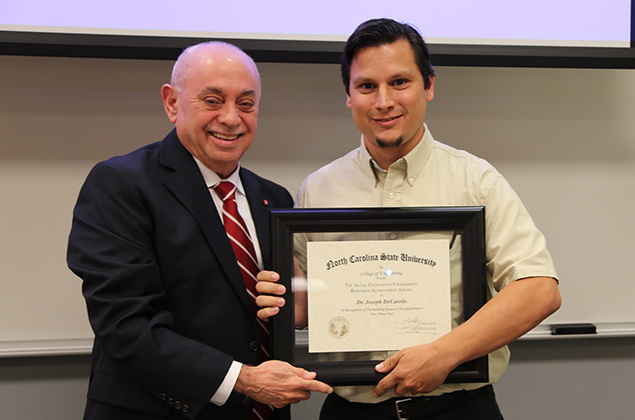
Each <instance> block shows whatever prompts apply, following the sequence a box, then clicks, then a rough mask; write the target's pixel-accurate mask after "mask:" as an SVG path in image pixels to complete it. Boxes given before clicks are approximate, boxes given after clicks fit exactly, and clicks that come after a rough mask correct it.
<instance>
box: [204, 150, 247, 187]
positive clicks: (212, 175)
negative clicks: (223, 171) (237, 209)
mask: <svg viewBox="0 0 635 420" xmlns="http://www.w3.org/2000/svg"><path fill="white" fill-rule="evenodd" d="M192 157H193V158H194V161H195V162H196V165H197V166H198V169H199V170H200V171H201V175H203V179H204V180H205V185H207V188H210V189H213V188H214V187H216V186H217V185H218V184H220V183H221V181H229V182H231V183H232V184H234V185H235V186H236V191H238V192H239V193H240V194H242V195H245V189H244V188H243V183H242V181H241V180H240V176H239V173H240V162H239V163H238V165H237V166H236V170H235V171H234V172H232V173H231V175H229V176H228V177H227V178H226V179H222V178H221V177H220V176H218V174H217V173H216V172H214V171H212V170H211V169H210V168H208V167H207V166H205V165H203V163H202V162H201V161H200V160H198V159H197V158H196V157H195V156H192Z"/></svg>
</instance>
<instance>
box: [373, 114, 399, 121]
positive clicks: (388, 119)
mask: <svg viewBox="0 0 635 420" xmlns="http://www.w3.org/2000/svg"><path fill="white" fill-rule="evenodd" d="M400 117H401V115H397V116H396V117H390V118H374V120H375V121H377V122H380V123H386V122H391V121H394V120H396V119H398V118H400Z"/></svg>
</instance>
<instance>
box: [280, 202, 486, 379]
mask: <svg viewBox="0 0 635 420" xmlns="http://www.w3.org/2000/svg"><path fill="white" fill-rule="evenodd" d="M270 223H271V224H270V229H271V235H270V237H271V245H272V246H271V259H270V268H271V269H272V270H274V271H276V272H278V273H279V274H280V280H279V282H280V283H281V284H283V285H284V286H285V287H286V288H287V293H286V294H285V296H284V297H285V300H286V305H285V306H284V307H283V308H281V310H280V312H279V313H278V314H277V315H276V316H274V317H273V318H272V319H271V322H270V326H269V327H270V332H271V334H270V340H271V341H270V352H271V356H272V358H274V359H278V360H284V361H287V362H289V363H291V364H292V365H295V366H300V367H303V368H305V369H307V370H309V371H313V372H316V373H317V378H318V379H319V380H321V381H323V382H326V383H328V384H330V385H333V386H340V385H373V384H376V383H377V382H379V381H380V380H381V378H382V377H383V376H384V374H380V373H377V372H376V371H375V365H376V364H377V361H372V360H369V361H355V362H352V361H342V362H332V361H317V362H315V361H301V360H296V351H295V347H296V335H297V331H296V328H295V313H294V297H293V296H294V294H293V285H292V279H293V274H294V263H293V256H294V239H293V235H294V234H296V233H313V232H434V231H452V232H455V234H456V233H460V235H461V240H462V255H461V261H462V265H463V270H462V271H463V279H462V285H463V317H464V320H467V319H469V318H470V317H471V316H472V315H474V313H476V311H478V310H479V309H480V308H481V306H483V305H484V304H485V302H486V301H487V288H486V285H487V283H486V281H487V280H486V268H485V208H484V207H479V206H474V207H470V206H468V207H408V208H329V209H322V208H320V209H318V208H314V209H286V210H272V211H271V216H270ZM488 380H489V370H488V358H487V356H483V357H480V358H477V359H474V360H471V361H469V362H466V363H464V364H462V365H460V366H458V367H457V368H456V369H454V370H453V371H452V372H451V373H450V374H449V375H448V377H447V379H446V381H445V382H446V383H459V382H461V383H462V382H488Z"/></svg>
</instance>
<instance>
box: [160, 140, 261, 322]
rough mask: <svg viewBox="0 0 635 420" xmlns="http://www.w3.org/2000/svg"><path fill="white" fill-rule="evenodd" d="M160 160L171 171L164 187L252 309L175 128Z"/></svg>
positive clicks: (219, 224) (222, 229)
mask: <svg viewBox="0 0 635 420" xmlns="http://www.w3.org/2000/svg"><path fill="white" fill-rule="evenodd" d="M160 160H161V164H163V165H165V166H167V167H169V168H171V169H173V170H174V173H172V174H171V175H169V176H168V177H167V178H166V179H165V181H164V183H165V186H166V187H167V188H168V189H169V190H170V191H171V192H172V194H174V196H175V197H176V198H177V199H178V200H179V201H180V202H181V203H182V204H183V206H185V207H186V208H187V209H188V211H189V212H190V213H191V214H192V216H193V217H194V219H195V220H196V222H197V223H198V225H199V226H200V228H201V231H202V232H203V235H204V236H205V239H206V241H207V243H208V245H209V246H210V248H211V249H212V252H213V253H214V255H216V257H217V258H218V261H219V264H220V266H221V268H222V269H223V271H224V272H225V274H226V277H227V278H228V279H229V281H230V283H231V285H232V287H234V289H235V290H236V293H238V296H240V300H241V301H242V303H243V305H244V306H245V308H246V309H247V310H248V311H250V312H252V311H253V309H252V307H251V303H250V301H249V296H248V295H247V291H246V290H245V283H244V281H243V278H242V275H241V273H240V269H239V268H238V264H237V263H236V257H235V256H234V251H233V250H232V248H231V244H230V243H229V239H228V238H227V234H226V232H225V227H224V226H223V224H222V222H221V220H220V216H219V215H218V211H217V210H216V206H215V205H214V201H213V200H212V197H211V196H210V193H209V191H208V189H207V185H205V181H204V180H203V176H202V175H201V172H200V171H199V169H198V166H197V165H196V162H194V159H193V158H192V156H191V155H190V153H189V152H188V151H187V150H186V149H185V148H184V147H183V145H181V142H180V141H179V139H178V137H177V136H176V132H175V131H173V132H172V133H170V135H168V137H166V139H165V140H164V141H163V142H162V143H161V149H160Z"/></svg>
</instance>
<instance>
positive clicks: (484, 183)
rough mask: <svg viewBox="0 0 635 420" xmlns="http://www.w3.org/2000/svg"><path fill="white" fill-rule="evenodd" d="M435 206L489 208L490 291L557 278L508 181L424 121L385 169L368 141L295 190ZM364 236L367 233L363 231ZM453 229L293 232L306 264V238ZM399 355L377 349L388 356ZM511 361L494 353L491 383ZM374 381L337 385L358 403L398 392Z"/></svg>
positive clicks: (324, 201)
mask: <svg viewBox="0 0 635 420" xmlns="http://www.w3.org/2000/svg"><path fill="white" fill-rule="evenodd" d="M428 206H429V207H432V206H434V207H437V206H484V207H485V225H486V228H485V231H486V259H487V273H488V287H489V294H490V296H491V295H493V294H495V293H496V292H497V291H499V290H501V289H502V288H503V287H505V286H506V285H508V284H510V283H511V282H513V281H514V280H517V279H521V278H526V277H543V276H544V277H553V278H557V274H556V271H555V268H554V265H553V261H552V259H551V256H550V255H549V252H548V251H547V248H546V243H545V239H544V236H543V235H542V233H541V232H540V231H539V230H538V229H537V228H536V226H535V224H534V222H533V221H532V219H531V217H530V216H529V213H528V212H527V210H526V209H525V207H524V206H523V204H522V202H521V201H520V199H519V198H518V196H517V195H516V193H515V192H514V190H513V189H512V188H511V187H510V185H509V184H508V183H507V181H506V180H505V178H503V176H502V175H501V174H500V173H499V172H498V171H497V170H496V169H495V168H494V167H493V166H492V165H490V164H489V163H488V162H486V161H485V160H483V159H480V158H478V157H476V156H474V155H471V154H469V153H467V152H465V151H461V150H457V149H454V148H452V147H450V146H448V145H445V144H442V143H439V142H437V141H435V140H434V138H433V137H432V134H431V133H430V130H428V127H427V126H425V133H424V136H423V138H422V140H421V141H420V142H419V144H418V145H417V146H416V147H415V148H414V149H413V150H412V151H411V152H410V153H409V154H408V155H406V156H405V157H403V158H402V159H399V160H398V161H397V162H395V163H393V164H392V165H391V166H390V167H389V168H388V170H387V171H386V170H383V169H382V168H380V167H379V165H378V164H377V163H376V162H375V161H374V160H373V159H372V157H371V156H370V154H369V153H368V150H367V149H366V147H365V146H364V143H363V139H362V144H361V146H360V147H359V148H357V149H355V150H353V151H351V152H350V153H348V154H346V155H345V156H343V157H341V158H339V159H337V160H335V161H333V162H331V163H330V164H328V165H326V166H324V167H322V168H321V169H319V170H317V171H316V172H314V173H312V174H311V175H309V176H308V177H307V178H306V179H305V180H304V182H303V183H302V185H301V186H300V190H299V192H298V196H297V198H296V207H299V208H311V207H312V208H316V207H428ZM363 235H365V236H363ZM451 235H452V232H445V233H444V232H441V233H428V234H420V233H412V232H401V233H400V232H390V233H382V234H375V237H372V238H371V236H370V235H369V234H361V233H359V234H358V233H353V234H348V235H347V234H333V233H330V234H329V233H310V234H306V235H305V234H302V235H299V234H298V235H296V257H297V258H298V261H299V263H300V265H301V267H303V268H306V244H305V241H307V240H322V241H326V240H338V239H339V240H342V239H346V240H355V239H361V240H364V239H404V238H408V239H414V238H415V237H416V238H422V237H425V238H431V237H450V238H451ZM455 243H456V244H455V245H454V246H453V247H452V249H451V252H450V262H451V279H452V280H451V282H452V323H453V327H455V326H457V325H459V324H460V323H461V322H463V314H462V303H463V302H462V288H461V277H462V275H461V264H460V255H461V244H460V241H455ZM393 353H394V352H376V353H374V354H373V357H372V358H373V359H378V360H383V359H385V358H386V357H388V356H389V355H390V354H393ZM508 362H509V349H508V348H507V346H505V347H503V348H501V349H499V350H497V351H495V352H493V353H491V354H490V355H489V377H490V383H495V382H496V381H497V380H498V379H499V378H500V376H501V375H502V373H503V372H504V370H505V368H506V367H507V364H508ZM483 385H485V384H482V383H463V384H443V385H441V386H440V387H439V388H437V389H436V390H435V391H434V392H433V393H431V394H429V395H439V394H442V393H446V392H452V391H456V390H460V389H476V388H479V387H482V386H483ZM373 389H374V386H352V387H337V388H336V392H337V393H338V394H339V395H340V396H342V397H344V398H346V399H348V400H349V401H353V402H366V403H371V402H380V401H383V400H385V399H388V398H390V397H395V395H394V392H393V391H392V390H390V391H389V392H386V393H385V394H384V395H383V396H382V397H381V398H375V397H374V396H373V394H372V391H373Z"/></svg>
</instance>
